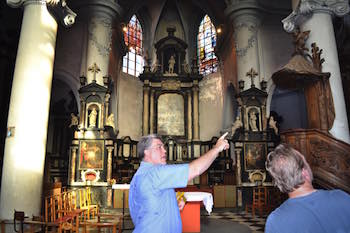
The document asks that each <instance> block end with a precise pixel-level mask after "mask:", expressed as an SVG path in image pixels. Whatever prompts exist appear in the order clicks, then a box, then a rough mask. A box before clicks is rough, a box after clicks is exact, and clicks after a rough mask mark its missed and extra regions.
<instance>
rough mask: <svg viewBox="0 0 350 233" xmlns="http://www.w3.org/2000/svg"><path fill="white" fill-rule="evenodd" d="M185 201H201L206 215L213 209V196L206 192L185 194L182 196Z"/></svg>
mask: <svg viewBox="0 0 350 233" xmlns="http://www.w3.org/2000/svg"><path fill="white" fill-rule="evenodd" d="M184 196H185V198H186V201H203V204H204V206H205V209H206V210H207V212H208V214H210V213H211V211H212V209H213V195H211V193H206V192H185V194H184Z"/></svg>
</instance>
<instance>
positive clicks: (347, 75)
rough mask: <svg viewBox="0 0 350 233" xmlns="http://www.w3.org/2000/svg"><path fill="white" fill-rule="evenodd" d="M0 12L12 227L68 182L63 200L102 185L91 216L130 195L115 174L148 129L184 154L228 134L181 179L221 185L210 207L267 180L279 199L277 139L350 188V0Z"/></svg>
mask: <svg viewBox="0 0 350 233" xmlns="http://www.w3.org/2000/svg"><path fill="white" fill-rule="evenodd" d="M0 9H1V10H0V21H1V24H0V35H1V36H0V41H1V43H0V51H1V60H0V70H1V72H0V75H1V85H0V86H1V91H0V129H1V130H0V174H1V179H0V182H1V183H0V194H1V199H0V220H2V223H5V222H6V221H9V223H8V224H5V225H4V226H5V228H7V227H9V228H11V229H12V228H13V226H10V222H11V223H12V220H13V219H14V210H18V211H24V213H25V215H26V216H32V215H35V216H44V215H47V213H46V212H47V209H48V208H49V207H48V204H47V203H48V200H51V201H52V196H54V195H53V192H54V190H56V191H57V189H59V193H67V195H68V196H67V200H68V199H70V198H72V197H69V195H70V194H69V193H70V192H71V191H74V192H75V194H74V195H76V196H79V195H80V194H81V193H80V192H83V191H84V195H85V193H86V195H87V196H88V199H90V198H91V196H89V195H90V194H91V193H92V194H93V195H92V200H91V202H92V204H91V206H92V208H95V209H93V210H91V213H93V211H96V212H97V211H98V210H97V209H100V210H103V209H104V208H106V209H108V208H109V209H113V208H122V209H123V211H124V208H127V207H128V202H127V197H128V193H127V191H125V190H120V189H114V188H112V187H114V186H113V185H115V184H128V183H130V181H131V179H132V177H133V175H134V174H135V172H136V170H137V168H138V167H139V165H140V160H139V158H138V156H137V148H136V145H137V142H138V140H139V139H140V138H141V137H142V136H143V135H148V134H158V135H160V136H161V137H162V138H163V141H164V144H165V146H166V151H167V163H168V164H177V163H189V162H191V161H192V160H194V159H196V158H198V157H200V156H201V155H202V154H204V153H205V152H206V151H208V150H209V149H210V148H212V147H213V146H214V145H215V142H216V140H217V139H218V138H219V137H220V136H221V135H222V134H223V133H225V132H228V136H227V139H228V140H229V143H230V149H229V150H227V151H224V152H221V154H220V155H219V157H218V158H217V159H216V160H215V162H214V163H213V164H212V165H211V166H210V168H209V169H208V170H207V171H206V172H205V173H203V174H202V175H201V176H200V177H197V178H196V179H194V180H193V181H191V182H189V183H188V186H187V188H185V189H182V190H179V191H200V192H209V193H211V194H212V196H213V202H214V208H235V209H239V210H242V211H247V212H251V210H250V209H252V212H254V207H253V206H254V203H255V192H256V191H257V190H259V192H260V190H261V188H262V190H264V191H263V192H264V195H265V198H266V199H267V200H266V201H265V204H266V203H268V204H266V206H267V205H271V206H272V207H271V206H270V207H271V208H276V207H277V206H278V205H279V204H280V203H281V201H282V200H283V198H284V196H283V195H282V194H281V193H279V191H277V189H276V188H274V185H273V181H272V179H271V177H270V176H269V174H268V172H267V171H266V169H265V160H266V156H267V154H268V153H269V152H270V151H272V150H273V149H274V148H275V147H276V146H277V145H278V144H279V143H281V142H285V143H288V144H291V145H292V146H294V147H295V148H296V149H298V150H299V151H300V152H301V153H302V154H304V155H305V157H306V159H307V161H308V162H309V164H310V165H311V168H312V170H313V173H314V185H315V186H316V187H318V188H322V189H336V188H337V189H342V190H344V191H346V192H348V193H350V173H349V170H350V134H349V119H350V64H349V62H348V61H349V60H350V14H349V12H350V7H349V1H347V0H335V1H330V0H323V1H321V0H279V1H277V0H270V1H263V0H225V1H222V0H220V1H219V0H202V1H199V0H191V1H184V0H151V1H139V0H114V1H113V0H55V1H53V0H7V1H1V3H0ZM82 190H83V191H82ZM78 193H79V195H78ZM50 198H51V199H50ZM76 198H77V199H76V206H80V207H82V205H83V204H82V199H83V198H82V194H81V195H80V196H79V197H76ZM78 200H79V201H78ZM79 202H80V205H79ZM88 202H90V200H89V201H88ZM93 204H94V205H93ZM255 208H256V209H257V210H260V209H259V206H258V207H255ZM89 211H90V210H89ZM258 212H259V211H257V213H256V214H258ZM91 213H90V214H91ZM88 215H89V214H88ZM214 215H215V214H214ZM45 217H47V216H45ZM123 217H124V212H123ZM214 221H215V220H214ZM5 228H1V229H5ZM78 231H79V230H78ZM262 231H263V230H262ZM1 232H4V231H1ZM6 232H7V231H6Z"/></svg>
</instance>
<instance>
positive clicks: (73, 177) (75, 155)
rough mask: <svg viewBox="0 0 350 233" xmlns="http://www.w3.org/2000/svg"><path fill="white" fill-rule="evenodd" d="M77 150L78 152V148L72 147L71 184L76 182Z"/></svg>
mask: <svg viewBox="0 0 350 233" xmlns="http://www.w3.org/2000/svg"><path fill="white" fill-rule="evenodd" d="M77 150H78V146H71V153H72V160H71V167H70V177H69V183H70V184H73V183H74V181H75V170H76V161H77Z"/></svg>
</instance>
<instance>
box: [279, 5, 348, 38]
mask: <svg viewBox="0 0 350 233" xmlns="http://www.w3.org/2000/svg"><path fill="white" fill-rule="evenodd" d="M349 11H350V7H349V2H348V0H301V2H300V3H299V5H298V7H297V8H296V9H295V10H294V11H293V12H292V13H291V14H290V15H289V16H287V18H285V19H283V20H282V23H283V28H284V30H286V31H287V32H292V31H294V30H295V28H296V26H299V25H300V24H301V23H303V22H304V21H305V20H306V19H308V18H310V17H311V16H312V14H313V13H320V12H321V13H327V14H331V15H332V16H333V15H335V16H338V17H342V16H344V15H346V14H348V13H349Z"/></svg>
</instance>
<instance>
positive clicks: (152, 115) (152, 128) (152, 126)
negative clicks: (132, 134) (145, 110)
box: [149, 90, 154, 134]
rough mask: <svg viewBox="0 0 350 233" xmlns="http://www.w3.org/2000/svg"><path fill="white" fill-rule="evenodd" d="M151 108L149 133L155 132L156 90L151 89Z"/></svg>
mask: <svg viewBox="0 0 350 233" xmlns="http://www.w3.org/2000/svg"><path fill="white" fill-rule="evenodd" d="M149 108H150V110H149V133H150V134H152V133H154V90H152V91H151V96H150V107H149Z"/></svg>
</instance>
